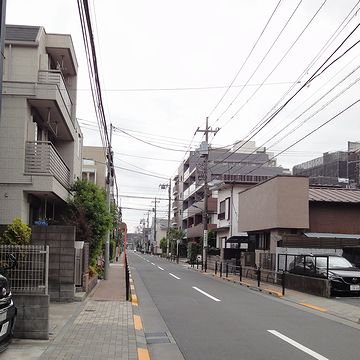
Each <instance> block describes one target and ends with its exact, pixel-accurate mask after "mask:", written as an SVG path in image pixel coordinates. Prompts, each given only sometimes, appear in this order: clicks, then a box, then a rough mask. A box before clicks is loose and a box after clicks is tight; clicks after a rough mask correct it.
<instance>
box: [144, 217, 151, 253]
mask: <svg viewBox="0 0 360 360" xmlns="http://www.w3.org/2000/svg"><path fill="white" fill-rule="evenodd" d="M149 215H150V211H148V212H147V219H146V245H145V253H146V252H149V241H150V240H149Z"/></svg>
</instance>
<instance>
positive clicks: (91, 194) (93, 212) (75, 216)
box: [67, 180, 114, 265]
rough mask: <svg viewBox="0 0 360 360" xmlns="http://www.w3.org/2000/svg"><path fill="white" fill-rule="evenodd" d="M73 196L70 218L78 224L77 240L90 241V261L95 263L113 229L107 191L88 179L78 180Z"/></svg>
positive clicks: (70, 203) (69, 205)
mask: <svg viewBox="0 0 360 360" xmlns="http://www.w3.org/2000/svg"><path fill="white" fill-rule="evenodd" d="M71 191H72V193H73V198H72V199H71V200H70V201H69V204H68V210H69V211H68V216H67V217H68V220H69V221H70V222H71V223H72V224H73V225H75V226H76V238H77V240H81V241H85V242H88V243H89V249H90V263H91V265H94V264H95V261H96V258H97V257H98V256H99V255H100V253H101V250H102V247H103V245H104V242H105V235H106V232H107V231H108V230H111V229H112V226H113V221H114V220H113V216H112V214H111V213H110V212H109V210H108V205H107V201H106V193H105V191H104V190H103V189H101V188H100V187H99V186H97V185H95V184H93V183H90V182H88V181H86V180H77V181H76V182H75V183H74V185H73V186H72V188H71Z"/></svg>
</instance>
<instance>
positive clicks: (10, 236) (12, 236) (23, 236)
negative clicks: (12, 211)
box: [0, 218, 31, 245]
mask: <svg viewBox="0 0 360 360" xmlns="http://www.w3.org/2000/svg"><path fill="white" fill-rule="evenodd" d="M30 238H31V228H30V227H29V226H28V225H26V224H24V223H23V222H22V221H21V219H19V218H15V219H14V220H13V222H12V223H11V224H9V225H8V226H7V228H6V230H5V231H4V233H3V235H2V236H1V238H0V244H2V245H28V244H30Z"/></svg>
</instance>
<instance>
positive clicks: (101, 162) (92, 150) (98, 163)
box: [82, 146, 106, 189]
mask: <svg viewBox="0 0 360 360" xmlns="http://www.w3.org/2000/svg"><path fill="white" fill-rule="evenodd" d="M105 151H106V149H104V148H103V147H101V146H84V147H83V159H82V179H84V180H88V181H90V182H92V183H94V184H96V185H98V186H100V187H101V188H103V189H105V183H106V157H105Z"/></svg>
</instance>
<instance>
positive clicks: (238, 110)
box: [222, 0, 327, 128]
mask: <svg viewBox="0 0 360 360" xmlns="http://www.w3.org/2000/svg"><path fill="white" fill-rule="evenodd" d="M326 2H327V0H324V1H323V3H322V4H321V5H320V7H319V8H318V9H317V10H316V12H315V14H314V15H313V16H312V17H311V19H310V20H309V21H308V22H307V24H306V25H305V27H304V28H303V29H302V30H301V32H300V34H299V35H298V36H297V37H296V39H295V40H294V41H293V42H292V44H291V45H290V47H289V48H288V49H287V50H286V52H285V54H284V55H283V56H282V57H281V59H280V60H279V61H278V62H277V64H276V65H275V66H274V67H273V69H272V70H271V71H270V72H269V74H268V75H267V76H266V78H265V79H264V81H263V82H262V83H261V84H260V85H259V86H258V87H257V88H256V89H255V90H254V92H253V93H252V94H251V95H250V96H249V97H248V98H247V100H246V101H245V102H244V103H243V104H242V105H241V106H240V107H239V108H238V109H237V110H236V111H235V113H234V114H233V115H232V116H231V117H230V118H229V119H228V120H227V121H226V122H225V123H224V125H222V128H224V127H225V126H226V125H227V124H228V123H229V122H230V121H231V120H232V119H234V117H235V116H237V115H238V114H239V112H240V111H241V110H242V109H243V108H244V107H245V106H246V105H247V104H248V103H249V101H250V100H251V99H252V98H253V97H254V96H255V95H256V93H257V92H258V91H259V90H260V89H261V87H262V86H263V84H264V83H265V82H266V80H268V79H269V77H270V76H271V75H272V74H273V73H274V71H275V70H276V69H277V68H278V67H279V66H280V64H281V63H282V62H283V60H284V59H285V58H286V56H287V55H288V54H289V52H290V51H291V50H292V48H293V47H294V46H295V45H296V43H297V42H298V41H299V39H300V38H301V36H302V35H303V34H304V32H305V31H306V30H307V29H308V27H309V26H310V24H311V23H312V22H313V20H314V19H315V18H316V16H317V15H318V14H319V12H320V10H321V9H322V8H323V7H324V5H325V4H326Z"/></svg>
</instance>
